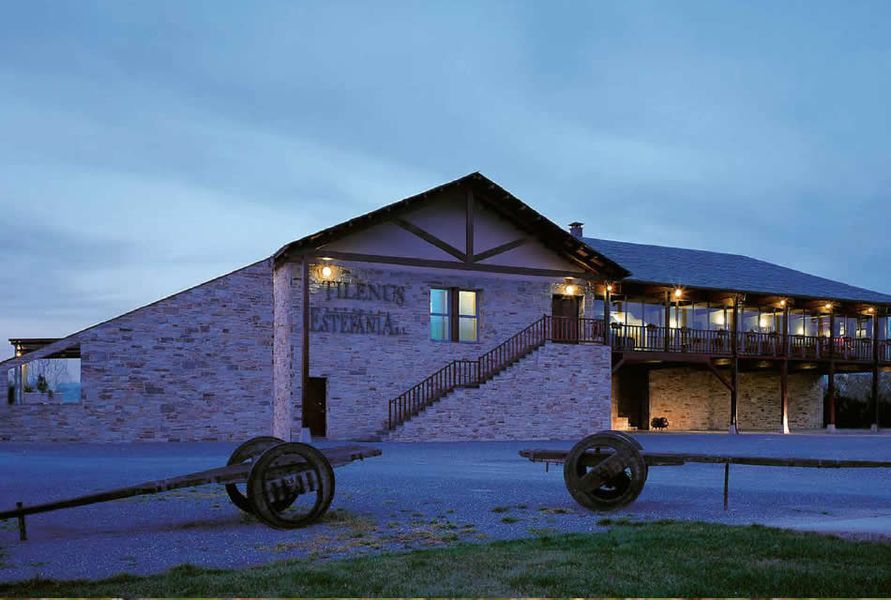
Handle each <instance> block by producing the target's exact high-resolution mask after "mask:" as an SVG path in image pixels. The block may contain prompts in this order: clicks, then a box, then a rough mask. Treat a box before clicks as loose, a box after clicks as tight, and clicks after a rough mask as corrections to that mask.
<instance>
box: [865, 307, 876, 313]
mask: <svg viewBox="0 0 891 600" xmlns="http://www.w3.org/2000/svg"><path fill="white" fill-rule="evenodd" d="M875 311H876V309H875V307H874V306H870V307H869V308H867V309H866V312H868V313H869V314H872V313H874V312H875Z"/></svg>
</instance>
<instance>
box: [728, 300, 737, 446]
mask: <svg viewBox="0 0 891 600" xmlns="http://www.w3.org/2000/svg"><path fill="white" fill-rule="evenodd" d="M730 349H731V352H732V354H733V358H732V359H731V360H730V385H731V387H730V433H739V422H738V419H739V407H738V404H737V400H738V392H739V296H734V297H733V323H732V324H731V337H730Z"/></svg>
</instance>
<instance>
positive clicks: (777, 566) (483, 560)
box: [0, 522, 891, 597]
mask: <svg viewBox="0 0 891 600" xmlns="http://www.w3.org/2000/svg"><path fill="white" fill-rule="evenodd" d="M97 558H98V557H97ZM889 594H891V542H882V543H879V542H860V541H849V540H843V539H838V538H834V537H829V536H821V535H817V534H805V533H793V532H789V531H782V530H777V529H768V528H764V527H758V526H753V527H730V526H725V525H712V524H705V523H676V522H668V523H653V524H621V523H620V524H617V525H615V526H614V527H612V529H611V530H609V531H608V532H605V533H595V534H569V535H553V536H548V535H542V536H540V537H537V538H532V539H526V540H517V541H509V542H495V543H490V544H480V545H474V544H459V545H455V546H451V547H448V548H441V549H436V550H423V551H414V552H402V553H393V554H383V555H374V556H365V557H361V558H351V559H344V560H337V561H329V562H320V561H316V562H310V561H305V560H292V561H287V562H280V563H275V564H271V565H267V566H263V567H256V568H250V569H241V570H207V569H199V568H196V567H190V566H183V567H178V568H175V569H172V570H170V571H167V572H166V573H162V574H160V575H152V576H148V577H135V576H130V575H122V576H118V577H114V578H111V579H106V580H103V581H95V582H92V581H69V582H55V581H41V580H35V581H30V582H25V583H20V584H14V585H0V596H31V597H34V596H43V597H46V596H105V597H108V596H118V597H120V596H124V597H134V596H205V597H206V596H228V597H232V596H242V597H244V596H414V597H418V596H428V597H429V596H455V595H457V596H502V597H504V596H563V597H566V596H699V597H702V596H736V597H740V596H811V597H813V596H872V597H875V596H887V595H889Z"/></svg>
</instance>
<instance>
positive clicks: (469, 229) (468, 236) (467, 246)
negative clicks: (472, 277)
mask: <svg viewBox="0 0 891 600" xmlns="http://www.w3.org/2000/svg"><path fill="white" fill-rule="evenodd" d="M466 200H467V213H466V230H465V242H464V254H465V255H466V258H465V259H464V260H465V262H468V263H470V262H473V239H474V235H473V225H474V220H475V219H476V215H475V213H476V203H475V200H474V197H473V190H467V198H466Z"/></svg>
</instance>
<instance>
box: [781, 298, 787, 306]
mask: <svg viewBox="0 0 891 600" xmlns="http://www.w3.org/2000/svg"><path fill="white" fill-rule="evenodd" d="M780 308H786V300H785V299H783V300H780Z"/></svg>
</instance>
